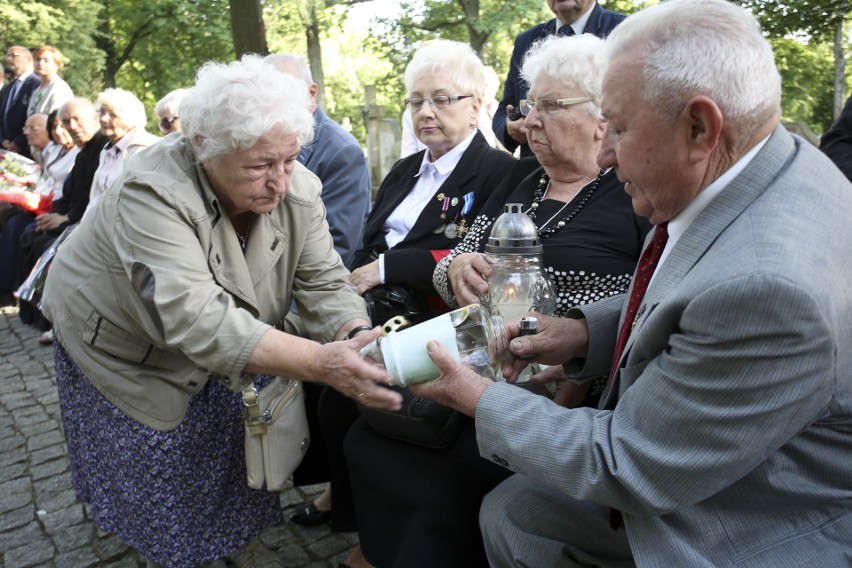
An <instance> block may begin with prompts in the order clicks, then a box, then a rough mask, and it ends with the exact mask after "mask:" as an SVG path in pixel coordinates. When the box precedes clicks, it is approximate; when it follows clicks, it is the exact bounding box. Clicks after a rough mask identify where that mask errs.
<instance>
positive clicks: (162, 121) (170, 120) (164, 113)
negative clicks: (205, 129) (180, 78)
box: [154, 89, 187, 135]
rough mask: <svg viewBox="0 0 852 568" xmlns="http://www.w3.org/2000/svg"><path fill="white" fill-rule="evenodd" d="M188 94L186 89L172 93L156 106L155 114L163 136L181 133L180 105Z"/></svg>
mask: <svg viewBox="0 0 852 568" xmlns="http://www.w3.org/2000/svg"><path fill="white" fill-rule="evenodd" d="M186 92H187V90H186V89H175V90H174V91H170V92H168V93H167V94H166V96H164V97H163V98H162V99H160V100H159V101H157V104H156V105H154V114H155V115H157V124H158V125H159V127H160V132H162V133H163V135H166V134H171V133H172V132H180V131H181V124H180V103H181V102H182V101H183V98H184V97H185V96H186Z"/></svg>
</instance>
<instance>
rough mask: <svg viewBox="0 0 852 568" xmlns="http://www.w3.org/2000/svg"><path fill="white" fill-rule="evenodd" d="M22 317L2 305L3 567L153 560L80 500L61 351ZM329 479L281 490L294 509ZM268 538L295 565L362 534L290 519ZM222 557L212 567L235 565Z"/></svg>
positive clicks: (328, 557)
mask: <svg viewBox="0 0 852 568" xmlns="http://www.w3.org/2000/svg"><path fill="white" fill-rule="evenodd" d="M38 336H39V332H38V331H37V330H36V329H34V328H32V327H30V326H27V325H24V324H23V323H21V321H20V319H19V318H18V310H17V308H9V307H7V308H0V566H1V567H2V568H27V567H30V566H37V567H45V568H78V567H79V568H85V567H96V568H101V567H110V568H137V567H142V566H145V562H144V561H143V560H142V559H140V557H139V555H138V554H136V552H135V551H134V550H132V549H131V548H130V547H129V546H128V545H127V544H125V543H124V542H123V541H122V540H121V539H119V538H118V537H116V536H113V535H110V534H107V533H104V532H103V531H100V530H99V529H98V528H97V527H96V526H95V524H94V523H93V522H92V520H91V518H90V516H89V514H88V511H87V509H86V506H85V505H84V504H82V503H80V502H78V501H77V500H76V497H75V495H74V491H73V490H72V489H71V474H70V472H69V466H68V455H67V451H66V448H65V437H64V435H63V433H62V426H61V418H60V414H59V402H58V396H57V393H56V382H55V380H54V373H53V350H52V349H51V348H50V347H45V346H42V345H39V343H38ZM321 489H322V486H310V487H300V488H293V487H289V488H287V489H286V490H284V491H282V492H281V506H282V508H283V509H285V519H286V517H287V509H291V508H293V507H295V506H296V505H298V504H300V503H302V502H303V501H305V499H307V498H310V497H312V496H314V495H316V494H318V493H319V492H320V491H321ZM260 538H261V540H262V541H263V543H264V544H266V545H267V546H268V547H270V548H271V549H273V550H275V551H276V552H277V553H278V555H279V556H280V557H281V559H282V561H283V563H284V565H285V566H287V567H293V568H302V567H304V568H328V567H335V566H337V563H338V562H342V561H343V560H344V559H345V558H346V556H347V554H348V553H349V551H350V550H351V549H352V547H353V546H354V545H355V543H356V542H357V537H356V535H355V534H337V533H332V532H330V530H329V528H328V526H327V525H322V526H319V527H299V526H298V525H295V524H293V523H290V522H289V521H287V520H285V521H284V522H283V523H281V524H280V525H275V526H272V527H267V528H266V529H265V530H264V531H263V532H262V533H261V535H260ZM228 566H229V565H228V564H227V563H226V562H224V561H222V560H219V561H216V562H214V563H212V564H209V565H208V568H227V567H228Z"/></svg>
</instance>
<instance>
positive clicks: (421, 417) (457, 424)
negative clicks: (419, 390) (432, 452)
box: [358, 387, 467, 448]
mask: <svg viewBox="0 0 852 568" xmlns="http://www.w3.org/2000/svg"><path fill="white" fill-rule="evenodd" d="M391 388H392V389H393V390H395V391H397V392H398V393H400V394H402V408H401V409H400V410H398V411H396V412H394V411H390V410H380V409H378V408H370V407H367V406H363V405H360V404H359V405H358V410H360V411H361V416H363V417H364V420H366V421H367V424H369V425H370V427H371V428H372V429H373V430H375V431H376V432H377V433H379V434H381V435H382V436H386V437H388V438H394V439H396V440H402V441H403V442H410V443H412V444H417V445H420V446H426V447H428V448H447V447H449V446H452V445H453V444H454V443H455V441H456V439H457V438H458V437H459V434H460V433H461V431H462V428H463V427H464V423H465V420H466V419H467V417H466V416H465V415H464V414H462V413H461V412H456V411H455V410H453V409H452V408H450V407H448V406H444V405H443V404H438V403H437V402H435V401H434V400H429V399H428V398H421V397H419V396H414V395H413V394H411V391H410V390H409V389H407V388H404V387H391Z"/></svg>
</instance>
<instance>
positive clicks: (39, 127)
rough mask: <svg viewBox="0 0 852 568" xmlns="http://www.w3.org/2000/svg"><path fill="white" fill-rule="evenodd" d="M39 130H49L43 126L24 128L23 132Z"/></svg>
mask: <svg viewBox="0 0 852 568" xmlns="http://www.w3.org/2000/svg"><path fill="white" fill-rule="evenodd" d="M39 130H47V129H46V128H42V127H41V126H26V125H25V126H24V128H23V130H22V132H38V131H39Z"/></svg>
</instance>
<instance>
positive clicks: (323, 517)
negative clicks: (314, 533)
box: [290, 501, 331, 527]
mask: <svg viewBox="0 0 852 568" xmlns="http://www.w3.org/2000/svg"><path fill="white" fill-rule="evenodd" d="M330 517H331V511H319V510H317V508H316V506H315V505H314V502H313V501H305V502H304V503H303V504H302V506H301V507H299V508H298V509H296V512H295V513H293V514H292V515H290V520H291V521H292V522H294V523H296V524H297V525H302V526H304V527H313V526H316V525H321V524H323V523H325V522H327V521H328V519H329V518H330Z"/></svg>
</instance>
